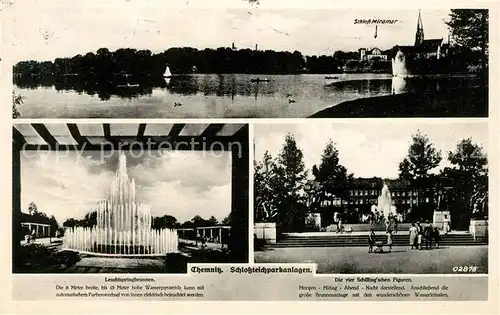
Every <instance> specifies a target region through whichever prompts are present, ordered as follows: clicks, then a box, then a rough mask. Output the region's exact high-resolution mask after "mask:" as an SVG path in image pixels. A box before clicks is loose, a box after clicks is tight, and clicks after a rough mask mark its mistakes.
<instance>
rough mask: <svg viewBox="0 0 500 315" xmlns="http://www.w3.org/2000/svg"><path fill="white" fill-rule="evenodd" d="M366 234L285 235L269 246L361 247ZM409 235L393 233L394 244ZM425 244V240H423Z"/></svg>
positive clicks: (457, 240)
mask: <svg viewBox="0 0 500 315" xmlns="http://www.w3.org/2000/svg"><path fill="white" fill-rule="evenodd" d="M375 240H376V241H382V242H383V243H386V241H387V237H386V236H385V235H376V237H375ZM367 243H368V236H367V235H348V234H341V235H329V236H324V235H321V236H297V235H287V236H285V238H284V239H282V240H279V241H278V242H277V243H275V244H270V246H271V247H347V246H352V247H357V246H359V247H362V246H367V245H368V244H367ZM408 243H409V236H408V235H407V234H406V235H403V234H399V235H398V234H395V235H393V245H394V246H409V245H408ZM424 244H425V241H424ZM487 244H488V242H487V240H477V241H475V240H474V239H473V237H472V235H470V234H452V235H446V236H445V235H442V236H441V240H440V242H439V245H440V246H470V245H487Z"/></svg>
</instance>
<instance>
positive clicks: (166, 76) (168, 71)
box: [163, 66, 172, 78]
mask: <svg viewBox="0 0 500 315" xmlns="http://www.w3.org/2000/svg"><path fill="white" fill-rule="evenodd" d="M163 77H164V78H171V77H172V73H171V72H170V68H169V67H168V66H167V68H166V69H165V73H164V74H163Z"/></svg>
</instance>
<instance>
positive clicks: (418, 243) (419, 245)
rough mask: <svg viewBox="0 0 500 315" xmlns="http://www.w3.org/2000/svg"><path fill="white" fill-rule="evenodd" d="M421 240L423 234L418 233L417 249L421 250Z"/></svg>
mask: <svg viewBox="0 0 500 315" xmlns="http://www.w3.org/2000/svg"><path fill="white" fill-rule="evenodd" d="M422 238H423V232H422V231H419V232H418V235H417V248H418V249H422Z"/></svg>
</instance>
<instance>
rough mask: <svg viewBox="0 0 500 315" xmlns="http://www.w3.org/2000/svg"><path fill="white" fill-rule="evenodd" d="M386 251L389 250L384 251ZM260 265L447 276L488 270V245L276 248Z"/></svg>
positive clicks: (262, 255) (260, 254) (259, 256)
mask: <svg viewBox="0 0 500 315" xmlns="http://www.w3.org/2000/svg"><path fill="white" fill-rule="evenodd" d="M384 250H385V248H384ZM255 262H256V263H317V264H318V265H317V272H318V273H403V274H404V273H417V274H422V273H430V274H437V273H446V274H453V273H454V272H453V267H454V266H477V267H478V269H477V272H478V273H487V271H488V246H487V245H484V246H452V247H447V248H444V247H443V248H439V249H436V248H435V249H432V250H410V249H409V247H402V246H398V247H393V249H392V253H381V254H374V253H372V254H369V253H368V247H334V248H332V247H307V248H304V247H302V248H273V249H270V250H265V251H257V252H255Z"/></svg>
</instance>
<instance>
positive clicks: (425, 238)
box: [368, 215, 451, 253]
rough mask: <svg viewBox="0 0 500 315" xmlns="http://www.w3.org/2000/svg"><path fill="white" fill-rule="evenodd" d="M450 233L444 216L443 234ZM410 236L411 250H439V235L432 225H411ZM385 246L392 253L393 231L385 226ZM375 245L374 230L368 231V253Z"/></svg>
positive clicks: (428, 223) (447, 220) (427, 223)
mask: <svg viewBox="0 0 500 315" xmlns="http://www.w3.org/2000/svg"><path fill="white" fill-rule="evenodd" d="M450 231H451V228H450V220H449V219H448V217H447V216H446V215H445V216H444V220H443V232H444V234H445V235H447V234H448V233H449V232H450ZM409 236H410V248H411V249H420V250H421V249H424V248H425V249H432V248H433V246H434V245H435V246H436V248H439V243H440V241H441V233H440V231H439V229H438V227H437V226H436V227H434V226H433V225H432V223H430V222H429V221H427V222H426V223H425V226H423V225H422V224H420V222H417V223H416V224H415V223H412V224H411V226H410V229H409ZM386 237H387V241H386V244H385V245H387V246H388V247H389V252H391V251H392V244H393V231H392V229H391V228H390V227H389V224H388V225H387V229H386ZM375 245H376V237H375V231H374V229H371V230H370V234H369V235H368V253H372V252H373V247H374V246H375Z"/></svg>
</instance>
